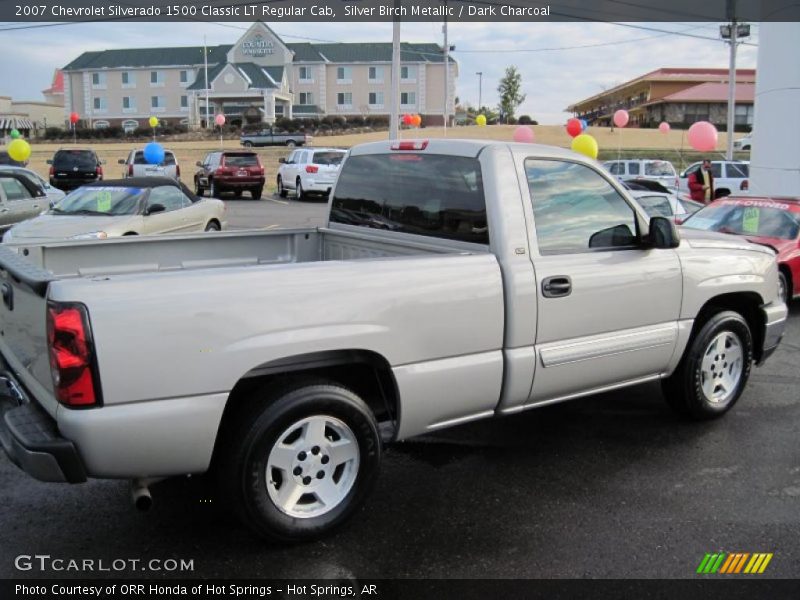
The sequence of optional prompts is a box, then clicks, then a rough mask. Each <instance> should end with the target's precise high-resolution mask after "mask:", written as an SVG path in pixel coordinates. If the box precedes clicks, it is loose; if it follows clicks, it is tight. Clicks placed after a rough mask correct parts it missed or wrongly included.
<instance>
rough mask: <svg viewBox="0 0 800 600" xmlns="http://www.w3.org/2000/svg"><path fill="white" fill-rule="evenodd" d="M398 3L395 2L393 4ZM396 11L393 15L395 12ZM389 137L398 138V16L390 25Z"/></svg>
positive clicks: (396, 4) (391, 138)
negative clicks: (390, 90)
mask: <svg viewBox="0 0 800 600" xmlns="http://www.w3.org/2000/svg"><path fill="white" fill-rule="evenodd" d="M398 5H399V3H398V2H395V6H398ZM397 12H399V11H396V12H395V15H396V14H397ZM389 106H390V108H391V116H390V117H389V139H390V140H397V139H400V17H399V16H395V18H394V23H393V25H392V101H391V103H390V105H389Z"/></svg>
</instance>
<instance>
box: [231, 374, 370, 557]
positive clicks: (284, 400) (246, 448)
mask: <svg viewBox="0 0 800 600" xmlns="http://www.w3.org/2000/svg"><path fill="white" fill-rule="evenodd" d="M320 419H322V420H325V423H326V425H324V426H323V428H322V429H321V431H322V432H324V436H325V437H324V439H325V442H324V443H322V444H320V445H319V446H316V453H314V449H313V448H312V449H311V450H309V449H306V448H305V444H306V436H307V432H308V431H309V430H310V427H308V428H306V429H303V427H302V426H301V425H300V423H303V422H304V421H305V420H312V421H313V420H317V422H319V420H320ZM328 422H331V423H339V424H341V423H344V424H345V425H346V426H347V432H349V435H352V439H351V443H354V444H355V445H354V446H350V448H351V450H353V451H355V453H356V455H357V461H355V462H356V464H357V468H355V472H353V470H352V468H353V467H352V463H348V464H350V465H351V466H350V467H345V468H342V470H341V471H339V469H340V467H339V466H334V463H333V462H332V461H331V459H330V458H328V457H329V456H332V454H330V455H329V454H326V453H327V452H330V448H331V447H332V446H333V444H335V443H336V441H340V442H341V440H342V439H345V438H344V437H342V438H339V439H338V440H335V439H333V438H335V431H334V430H332V429H331V428H330V427H329V426H328V424H327V423H328ZM297 431H302V432H303V433H302V436H299V437H298V438H295V440H294V441H293V442H292V446H295V445H296V448H295V447H292V448H291V455H292V460H294V451H295V450H297V451H298V455H297V461H300V460H302V461H303V462H297V461H295V462H296V464H297V465H298V466H294V467H293V470H292V471H291V472H290V470H288V469H287V470H283V469H276V468H274V467H270V466H269V461H270V460H271V459H272V455H273V452H274V451H279V449H280V448H281V447H282V448H284V449H286V446H285V445H283V444H286V443H287V442H286V440H287V439H289V438H290V437H291V436H292V435H293V434H294V432H297ZM332 431H333V433H331V432H332ZM287 432H293V433H290V434H289V435H288V436H287ZM309 438H310V436H309ZM310 439H313V438H310ZM316 439H319V438H316ZM328 441H330V446H326V444H327V442H328ZM355 442H357V443H355ZM217 446H218V448H219V449H220V450H219V452H220V455H219V456H218V457H215V468H216V469H217V474H218V479H219V484H220V485H221V488H222V489H221V491H222V493H223V494H224V495H223V497H225V498H226V499H227V500H228V501H229V502H231V503H232V505H233V507H234V510H235V512H236V514H237V516H238V517H239V518H240V519H241V520H242V521H243V522H244V524H245V525H247V526H248V527H250V528H251V529H253V530H254V531H255V532H257V533H258V534H260V535H262V536H264V537H266V538H269V539H272V540H278V541H283V542H301V541H308V540H313V539H318V538H320V537H322V536H324V535H326V534H328V533H330V532H332V531H333V530H334V529H336V528H337V527H339V526H340V525H342V524H343V523H344V522H345V521H346V520H347V519H348V518H349V517H351V516H352V515H353V513H354V512H355V511H356V510H357V509H358V508H359V507H360V506H361V504H362V503H363V502H364V500H365V499H366V497H367V495H368V493H369V492H370V490H371V489H372V487H373V485H374V484H375V481H376V479H377V475H378V472H379V469H380V461H381V441H380V435H379V433H378V426H377V423H376V422H375V417H374V416H373V414H372V412H371V411H370V409H369V408H368V407H367V406H366V404H365V403H364V402H363V401H362V400H361V398H359V397H358V396H357V395H356V394H354V393H353V392H352V391H351V390H349V389H347V388H345V387H343V386H341V385H339V384H336V383H333V382H328V381H319V380H315V381H302V380H300V381H296V382H294V383H291V384H287V385H284V386H283V387H281V388H279V389H270V388H267V389H262V390H260V391H258V392H256V393H255V394H254V395H253V397H251V398H249V399H248V402H247V406H246V408H244V409H242V410H241V411H240V412H238V413H237V414H234V415H232V417H231V421H230V422H229V423H228V424H227V425H226V427H225V429H224V431H223V432H222V435H221V438H220V440H218V443H217ZM276 449H278V450H276ZM308 452H311V453H314V456H312V454H310V453H308ZM301 454H302V455H303V456H302V457H301V456H300V455H301ZM316 456H318V457H319V458H315V457H316ZM326 458H327V460H328V462H329V463H330V467H328V469H329V473H324V474H323V477H320V478H319V483H318V482H317V478H316V477H314V478H312V477H307V473H306V471H305V470H304V467H299V465H301V464H302V465H305V464H308V466H309V473H310V474H313V473H312V472H316V469H322V468H325V467H322V466H319V465H320V464H328V462H323V461H325V460H326ZM334 460H335V459H334ZM306 461H308V462H306ZM311 461H316V462H315V463H312V462H311ZM342 464H344V463H342ZM347 468H350V469H351V470H350V471H347ZM298 469H299V471H298ZM268 471H269V478H268V477H267V472H268ZM336 472H339V473H340V475H339V477H340V479H339V482H340V483H344V482H346V481H347V482H349V484H348V486H347V487H345V488H343V489H342V490H340V491H341V493H342V497H341V498H340V499H338V501H337V502H336V503H333V502H332V503H331V505H332V507H331V508H327V507H326V506H325V504H322V503H321V502H320V501H319V499H317V498H318V497H317V496H316V495H315V491H314V490H315V489H321V486H323V485H327V486H330V485H334V487H335V486H336V485H337V484H331V483H329V481H328V480H326V479H325V477H327V476H330V478H331V479H330V481H335V479H334V478H335V477H336ZM319 473H322V472H321V471H320V472H319ZM345 473H346V474H345ZM345 478H346V479H345ZM287 484H288V485H289V486H290V487H289V488H287V490H291V489H293V488H294V489H295V490H299V491H298V493H302V494H303V495H302V496H299V498H298V499H297V500H290V501H289V505H290V506H294V507H295V509H297V510H301V511H302V510H311V511H314V510H322V511H325V512H323V513H322V514H319V515H314V514H310V515H309V516H297V515H292V514H291V510H292V509H289V510H290V512H287V511H286V510H284V509H283V508H281V507H279V505H278V500H279V494H280V493H281V492H282V490H283V486H284V485H287ZM315 486H319V487H315ZM327 489H330V488H327ZM306 490H308V491H306ZM273 496H274V497H275V498H276V500H273ZM292 498H294V495H293V496H292ZM304 507H310V508H304Z"/></svg>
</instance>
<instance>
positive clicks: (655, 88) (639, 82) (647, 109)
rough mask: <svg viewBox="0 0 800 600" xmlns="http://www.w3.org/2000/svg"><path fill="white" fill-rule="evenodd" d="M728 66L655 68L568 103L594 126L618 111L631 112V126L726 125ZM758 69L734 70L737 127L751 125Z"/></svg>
mask: <svg viewBox="0 0 800 600" xmlns="http://www.w3.org/2000/svg"><path fill="white" fill-rule="evenodd" d="M729 74H730V72H729V70H728V69H708V68H699V69H698V68H687V69H677V68H664V69H657V70H655V71H651V72H650V73H646V74H645V75H642V76H641V77H637V78H635V79H631V80H630V81H627V82H625V83H622V84H620V85H617V86H615V87H613V88H611V89H608V90H605V91H603V92H601V93H599V94H595V95H594V96H591V97H589V98H586V99H584V100H581V101H580V102H576V103H575V104H573V105H571V106H569V107H568V108H567V111H569V112H571V113H573V114H574V115H575V116H576V117H578V118H580V119H586V120H587V121H588V122H589V123H590V124H592V125H600V126H609V125H611V119H612V117H613V115H614V112H615V111H617V110H619V109H621V108H622V109H625V110H627V111H628V113H629V114H630V122H629V125H628V126H629V127H657V126H658V124H659V123H661V122H662V121H666V122H668V123H669V124H670V125H672V126H673V127H679V128H681V127H688V126H689V125H691V124H692V123H695V122H696V121H711V122H712V123H714V124H715V125H716V126H717V127H718V128H720V129H724V128H725V124H726V121H727V114H728V81H729V79H730V77H729ZM755 81H756V72H755V69H737V70H736V115H735V123H736V129H738V130H747V131H749V130H750V128H751V127H752V124H753V104H754V100H755Z"/></svg>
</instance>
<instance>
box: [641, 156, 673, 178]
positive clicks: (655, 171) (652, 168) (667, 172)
mask: <svg viewBox="0 0 800 600" xmlns="http://www.w3.org/2000/svg"><path fill="white" fill-rule="evenodd" d="M644 174H645V175H650V176H652V177H674V176H675V167H673V166H672V163H670V162H667V161H665V160H651V161H648V162H646V163H645V164H644Z"/></svg>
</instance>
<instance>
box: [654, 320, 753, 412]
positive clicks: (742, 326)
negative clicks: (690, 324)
mask: <svg viewBox="0 0 800 600" xmlns="http://www.w3.org/2000/svg"><path fill="white" fill-rule="evenodd" d="M752 362H753V337H752V335H751V333H750V327H749V326H748V325H747V321H745V320H744V318H743V317H742V316H741V315H740V314H739V313H736V312H733V311H722V312H718V313H716V314H715V315H713V316H712V317H711V318H710V319H708V321H706V323H705V324H704V325H703V326H702V327H701V328H700V331H698V332H697V334H696V335H695V336H694V337H693V338H692V340H691V341H690V343H689V347H688V348H687V350H686V352H685V353H684V355H683V358H682V359H681V362H680V364H679V365H678V368H677V369H676V370H675V373H673V374H672V375H671V376H670V377H669V378H667V379H666V380H664V381H663V384H662V388H663V391H664V397H665V399H666V400H667V402H668V403H669V405H670V406H671V407H672V408H673V409H674V410H675V411H676V412H678V413H679V414H681V415H683V416H686V417H690V418H692V419H696V420H704V419H713V418H716V417H720V416H722V415H723V414H725V413H726V412H728V410H730V409H731V408H732V407H733V405H734V404H736V401H737V400H738V399H739V397H740V396H741V395H742V391H744V386H745V384H746V383H747V379H748V378H749V377H750V367H751V365H752Z"/></svg>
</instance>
